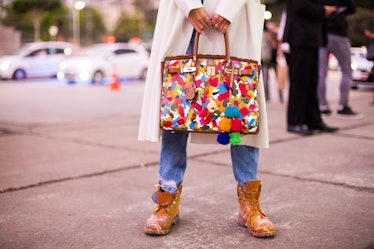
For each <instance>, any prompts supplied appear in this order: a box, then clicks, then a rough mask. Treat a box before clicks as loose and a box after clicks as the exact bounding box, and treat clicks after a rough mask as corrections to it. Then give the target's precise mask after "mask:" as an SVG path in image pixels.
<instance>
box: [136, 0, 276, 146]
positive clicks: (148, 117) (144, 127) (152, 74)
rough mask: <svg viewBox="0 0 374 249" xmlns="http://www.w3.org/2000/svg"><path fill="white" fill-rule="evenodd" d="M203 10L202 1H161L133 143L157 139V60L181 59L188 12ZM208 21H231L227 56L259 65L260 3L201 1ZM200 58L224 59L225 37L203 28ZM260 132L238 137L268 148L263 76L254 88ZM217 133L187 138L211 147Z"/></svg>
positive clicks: (186, 41)
mask: <svg viewBox="0 0 374 249" xmlns="http://www.w3.org/2000/svg"><path fill="white" fill-rule="evenodd" d="M200 7H203V6H202V4H201V0H161V1H160V7H159V12H158V16H157V22H156V28H155V35H154V39H153V44H152V50H151V57H150V64H149V68H148V73H147V79H146V83H145V89H144V99H143V106H142V112H141V118H140V125H139V133H138V139H139V140H140V141H152V142H158V141H159V139H160V121H159V120H160V94H161V61H162V60H163V59H164V57H165V56H176V55H184V54H185V53H186V51H187V48H188V45H189V42H190V39H191V36H192V32H193V26H192V25H191V24H190V23H189V22H188V19H187V17H188V14H189V12H190V11H191V10H192V9H195V8H200ZM204 8H205V10H206V11H207V13H208V15H209V16H212V15H213V14H214V13H217V14H219V15H221V16H223V17H224V18H226V19H227V20H229V21H230V22H231V25H230V26H229V29H228V36H229V41H230V52H231V56H235V57H239V58H246V59H253V60H257V61H260V60H261V42H262V30H263V21H264V11H265V6H264V5H262V4H260V3H259V0H235V1H232V0H205V1H204ZM198 53H199V54H225V43H224V36H223V35H222V33H220V32H219V31H217V30H216V29H214V28H207V29H205V31H204V33H203V34H202V35H200V39H199V51H198ZM259 99H260V101H259V106H260V120H259V124H260V127H259V129H260V131H259V133H258V134H256V135H243V136H242V142H241V144H243V145H250V146H254V147H258V148H267V147H268V146H269V138H268V124H267V114H266V102H265V96H264V87H263V84H262V77H261V78H260V84H259ZM216 138H217V134H203V133H191V142H195V143H214V144H217V141H216Z"/></svg>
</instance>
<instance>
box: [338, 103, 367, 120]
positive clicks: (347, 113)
mask: <svg viewBox="0 0 374 249" xmlns="http://www.w3.org/2000/svg"><path fill="white" fill-rule="evenodd" d="M338 117H339V118H350V119H360V118H363V115H362V114H360V113H357V112H354V111H352V109H351V108H350V107H349V106H347V105H346V106H344V107H343V109H341V110H339V111H338Z"/></svg>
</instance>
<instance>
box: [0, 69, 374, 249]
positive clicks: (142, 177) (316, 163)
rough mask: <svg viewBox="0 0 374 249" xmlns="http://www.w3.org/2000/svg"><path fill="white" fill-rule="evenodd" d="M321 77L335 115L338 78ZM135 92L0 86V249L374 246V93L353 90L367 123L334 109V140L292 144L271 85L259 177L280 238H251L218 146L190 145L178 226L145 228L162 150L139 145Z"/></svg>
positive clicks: (129, 86)
mask: <svg viewBox="0 0 374 249" xmlns="http://www.w3.org/2000/svg"><path fill="white" fill-rule="evenodd" d="M329 77H330V78H329V80H330V82H331V84H330V83H329V89H330V95H329V100H330V105H331V107H332V108H333V110H334V113H335V111H336V107H337V100H338V88H337V82H338V73H337V72H334V73H332V74H331V75H329ZM143 87H144V83H142V82H129V83H126V84H123V85H122V86H121V89H120V90H119V91H111V90H110V89H109V87H108V86H89V85H66V84H64V83H61V82H57V81H52V83H49V81H38V80H32V81H29V82H26V83H18V82H17V83H14V82H7V81H5V82H4V81H0V248H4V249H5V248H6V249H13V248H14V249H16V248H17V249H18V248H38V249H39V248H41V249H44V248H45V249H50V248H63V249H65V248H66V249H70V248H76V249H81V248H84V249H86V248H136V249H139V248H140V249H142V248H144V249H145V248H157V249H158V248H165V249H172V248H173V249H174V248H183V249H185V248H191V249H192V248H193V249H195V248H215V249H216V248H218V249H220V248H221V249H231V248H236V249H241V248H256V249H265V248H266V249H267V248H281V249H283V248H289V249H291V248H292V249H294V248H300V249H305V248H306V249H309V248H310V249H312V248H319V249H325V248H327V249H330V248H331V249H335V248H339V249H369V248H370V249H373V248H374V236H373V235H374V133H373V131H374V106H373V105H372V104H371V102H372V101H373V94H374V92H373V89H372V88H368V87H363V88H360V89H359V90H356V91H352V92H351V95H350V98H351V101H350V102H351V106H352V108H353V109H354V110H355V111H358V112H360V113H362V114H364V118H363V119H359V120H347V119H338V118H337V117H336V115H335V114H334V115H332V116H331V117H327V118H324V120H325V122H326V123H327V124H329V125H334V126H338V127H339V128H340V131H339V132H338V133H335V134H316V135H313V136H311V137H300V136H297V135H294V134H290V133H287V132H286V120H285V117H286V105H285V104H281V103H279V101H278V99H277V98H276V96H275V95H276V90H275V86H274V85H273V88H272V91H271V93H272V100H271V101H270V102H269V103H268V105H267V108H268V119H269V131H270V148H269V149H264V150H261V154H260V166H259V178H260V179H261V180H262V183H263V186H262V199H261V200H262V206H263V209H264V210H265V212H266V214H267V215H268V216H269V218H270V219H271V220H272V221H273V222H274V224H275V226H276V230H277V234H276V236H275V237H274V238H270V239H258V238H253V237H251V236H250V235H249V233H248V232H247V231H246V229H244V228H242V227H239V226H238V225H237V224H236V222H237V212H238V203H237V198H236V183H235V180H234V178H233V174H232V169H231V164H230V156H229V147H228V146H222V145H196V144H189V147H188V169H187V172H186V175H185V180H184V183H183V191H182V198H181V222H180V223H179V224H178V225H176V226H175V227H173V230H172V232H171V233H170V234H169V235H167V236H162V237H154V236H148V235H145V234H144V233H143V225H144V222H145V220H146V219H147V218H148V217H149V216H150V214H151V212H152V210H153V207H154V204H153V202H152V201H151V198H150V197H151V194H152V193H153V192H154V191H155V184H156V183H157V180H158V179H157V170H158V161H159V149H160V144H159V143H148V142H139V141H137V139H136V138H137V131H138V122H139V115H140V110H141V100H142V92H143ZM274 93H275V94H274Z"/></svg>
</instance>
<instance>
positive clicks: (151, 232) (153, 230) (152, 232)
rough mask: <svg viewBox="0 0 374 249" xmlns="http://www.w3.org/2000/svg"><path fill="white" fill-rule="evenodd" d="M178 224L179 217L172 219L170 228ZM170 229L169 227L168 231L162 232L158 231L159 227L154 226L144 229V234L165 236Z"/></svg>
mask: <svg viewBox="0 0 374 249" xmlns="http://www.w3.org/2000/svg"><path fill="white" fill-rule="evenodd" d="M178 223H179V215H177V216H175V217H174V219H173V221H172V222H171V225H170V227H171V226H173V225H176V224H178ZM170 227H169V229H164V230H162V229H159V227H156V226H154V227H144V232H145V233H146V234H149V235H165V234H168V233H169V232H170Z"/></svg>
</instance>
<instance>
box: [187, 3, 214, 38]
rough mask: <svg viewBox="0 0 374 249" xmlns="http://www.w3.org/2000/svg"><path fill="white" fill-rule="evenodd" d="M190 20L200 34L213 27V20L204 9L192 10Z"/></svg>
mask: <svg viewBox="0 0 374 249" xmlns="http://www.w3.org/2000/svg"><path fill="white" fill-rule="evenodd" d="M188 20H189V21H190V22H191V24H192V25H193V26H194V28H195V29H196V31H197V32H199V33H201V32H203V31H204V29H206V28H207V27H208V26H210V25H211V20H210V18H209V16H208V14H207V13H206V11H205V10H204V8H198V9H193V10H191V11H190V13H189V16H188Z"/></svg>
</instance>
